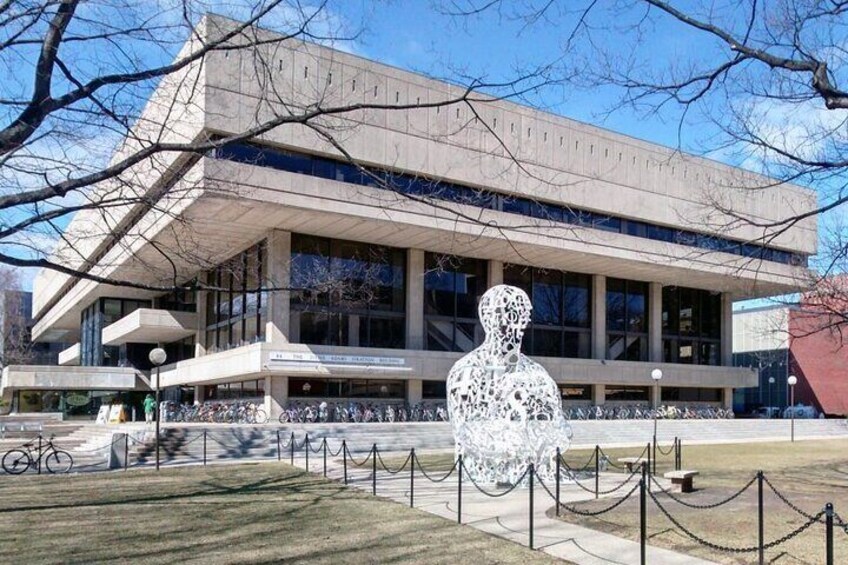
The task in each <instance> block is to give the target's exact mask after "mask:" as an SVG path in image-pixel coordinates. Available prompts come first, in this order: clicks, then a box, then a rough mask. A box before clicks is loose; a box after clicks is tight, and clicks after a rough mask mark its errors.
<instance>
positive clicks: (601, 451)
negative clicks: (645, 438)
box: [598, 445, 648, 473]
mask: <svg viewBox="0 0 848 565" xmlns="http://www.w3.org/2000/svg"><path fill="white" fill-rule="evenodd" d="M598 453H599V454H600V455H603V456H604V458H606V460H607V464H608V465H609V466H611V467H614V468H616V469H621V470H623V471H627V466H626V465H616V464H615V463H613V462H612V458H611V457H610V456H609V455H607V453H606V452H605V451H604V449H603V448H600V449H599V450H598ZM647 454H648V446H647V445H646V446H645V447H643V448H642V451H641V452H640V453H639V455H637V456H636V459H645V458H646V455H647ZM627 472H628V473H629V472H630V471H627Z"/></svg>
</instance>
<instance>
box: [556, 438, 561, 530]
mask: <svg viewBox="0 0 848 565" xmlns="http://www.w3.org/2000/svg"><path fill="white" fill-rule="evenodd" d="M560 457H562V455H561V454H560V450H559V447H557V454H556V458H557V460H556V515H557V517H559V479H560V466H561V461H560Z"/></svg>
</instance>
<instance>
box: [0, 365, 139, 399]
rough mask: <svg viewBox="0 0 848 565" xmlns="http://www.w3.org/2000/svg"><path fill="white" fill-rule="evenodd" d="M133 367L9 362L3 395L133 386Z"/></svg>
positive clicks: (135, 374)
mask: <svg viewBox="0 0 848 565" xmlns="http://www.w3.org/2000/svg"><path fill="white" fill-rule="evenodd" d="M137 375H138V371H137V370H136V369H134V368H132V367H58V366H54V365H9V366H8V367H4V368H3V376H2V384H0V396H2V395H4V394H6V393H7V392H10V391H12V390H22V389H23V390H133V389H135V388H136V378H137Z"/></svg>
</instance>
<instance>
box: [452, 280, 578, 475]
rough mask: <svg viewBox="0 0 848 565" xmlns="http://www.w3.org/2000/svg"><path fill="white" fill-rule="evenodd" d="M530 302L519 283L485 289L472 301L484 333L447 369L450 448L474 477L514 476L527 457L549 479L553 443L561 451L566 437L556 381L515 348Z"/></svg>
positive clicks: (527, 463) (565, 446) (553, 466)
mask: <svg viewBox="0 0 848 565" xmlns="http://www.w3.org/2000/svg"><path fill="white" fill-rule="evenodd" d="M531 310H532V305H531V303H530V298H529V297H528V296H527V294H526V293H525V292H524V291H523V290H521V289H519V288H516V287H513V286H508V285H497V286H494V287H492V288H490V289H489V290H487V291H486V293H485V294H484V295H483V297H482V298H481V300H480V305H479V308H478V311H479V315H480V322H481V323H482V325H483V331H484V332H485V334H486V339H485V341H484V342H483V344H482V345H481V346H480V347H478V348H477V349H475V350H474V351H472V352H471V353H469V354H468V355H466V356H464V357H463V358H462V359H460V360H459V361H457V362H456V364H454V366H453V368H451V371H450V373H449V374H448V379H447V403H448V414H449V416H450V422H451V426H452V427H453V433H454V440H455V442H456V456H457V458H458V457H459V456H460V455H461V456H462V461H463V465H464V467H465V469H466V470H467V472H468V473H469V474H470V475H471V477H472V478H473V479H474V480H475V481H477V482H481V483H483V482H485V483H509V484H515V483H516V482H517V481H518V480H519V479H521V477H522V475H523V474H524V472H525V471H526V469H527V468H528V467H529V466H530V465H531V464H533V465H534V466H535V469H536V474H537V475H539V476H541V477H542V479H543V480H553V479H554V478H555V477H556V453H557V448H559V449H560V451H561V452H565V450H566V449H568V446H569V445H570V442H571V427H570V426H569V425H568V422H566V420H565V417H564V416H563V413H562V405H561V401H560V394H559V387H557V385H556V383H555V382H554V380H553V379H552V378H551V377H550V375H548V372H547V371H546V370H545V369H544V367H542V366H541V365H539V364H538V363H536V362H534V361H532V360H530V359H528V358H527V357H525V356H524V355H522V354H521V339H522V337H523V335H524V330H525V328H526V327H527V325H528V324H529V323H530V311H531ZM525 480H526V479H525Z"/></svg>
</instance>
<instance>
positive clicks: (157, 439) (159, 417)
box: [156, 365, 162, 471]
mask: <svg viewBox="0 0 848 565" xmlns="http://www.w3.org/2000/svg"><path fill="white" fill-rule="evenodd" d="M161 419H162V409H161V407H160V404H159V365H156V470H157V471H158V470H159V420H161Z"/></svg>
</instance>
